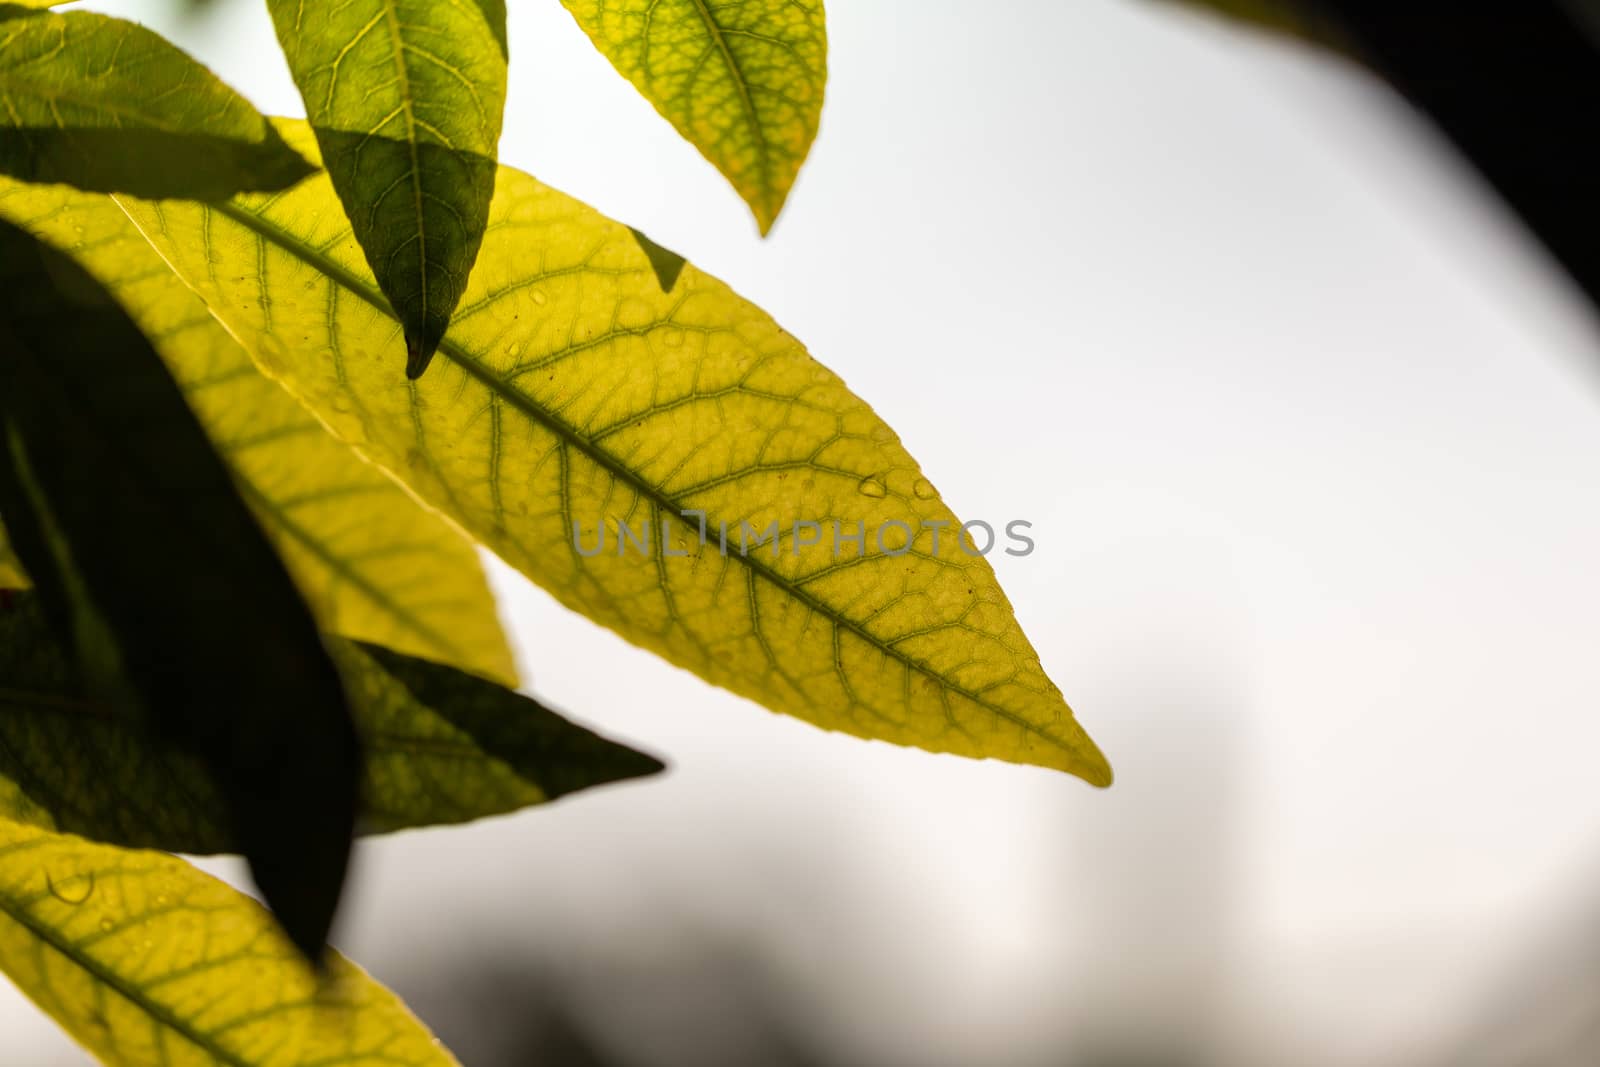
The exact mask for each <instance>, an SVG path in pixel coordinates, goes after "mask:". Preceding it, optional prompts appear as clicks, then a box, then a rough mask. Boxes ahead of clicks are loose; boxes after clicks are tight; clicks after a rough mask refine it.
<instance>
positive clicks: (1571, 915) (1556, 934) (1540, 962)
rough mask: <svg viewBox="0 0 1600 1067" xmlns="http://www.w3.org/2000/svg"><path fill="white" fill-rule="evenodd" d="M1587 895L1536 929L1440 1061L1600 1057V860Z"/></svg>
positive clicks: (1583, 1064)
mask: <svg viewBox="0 0 1600 1067" xmlns="http://www.w3.org/2000/svg"><path fill="white" fill-rule="evenodd" d="M1582 882H1583V884H1584V885H1585V886H1586V887H1587V890H1588V892H1587V893H1586V894H1585V900H1584V903H1583V904H1581V905H1580V906H1578V907H1574V908H1572V909H1570V910H1568V911H1566V912H1565V913H1564V914H1561V915H1557V916H1554V917H1552V919H1551V921H1550V922H1549V924H1548V925H1547V926H1546V927H1545V929H1543V930H1541V931H1535V932H1534V936H1533V937H1531V938H1530V939H1529V941H1530V943H1529V944H1528V945H1527V946H1526V948H1525V950H1524V951H1523V953H1522V955H1521V957H1520V958H1519V959H1517V960H1515V961H1513V962H1512V963H1511V965H1510V966H1508V967H1507V968H1506V970H1505V972H1504V973H1503V975H1502V977H1501V978H1500V980H1499V983H1498V986H1497V987H1496V988H1493V989H1489V990H1486V991H1485V995H1484V996H1483V998H1482V1003H1483V1010H1482V1011H1481V1012H1479V1013H1477V1014H1476V1016H1475V1020H1474V1023H1473V1025H1472V1026H1470V1027H1469V1028H1468V1030H1467V1032H1466V1034H1464V1035H1462V1036H1461V1037H1460V1038H1458V1039H1457V1040H1456V1041H1454V1042H1452V1044H1451V1048H1450V1051H1449V1053H1448V1054H1447V1055H1445V1056H1442V1057H1440V1058H1439V1059H1438V1060H1437V1061H1436V1063H1437V1067H1504V1065H1509V1064H1514V1065H1516V1067H1591V1065H1593V1064H1594V1063H1595V1062H1596V1061H1597V1060H1600V904H1597V903H1595V901H1600V867H1597V868H1596V869H1595V870H1593V871H1591V872H1590V874H1589V876H1588V878H1586V879H1583V880H1582Z"/></svg>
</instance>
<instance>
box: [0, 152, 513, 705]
mask: <svg viewBox="0 0 1600 1067" xmlns="http://www.w3.org/2000/svg"><path fill="white" fill-rule="evenodd" d="M0 218H5V219H8V220H10V221H12V222H14V223H15V224H17V225H19V226H22V227H23V228H25V229H27V230H29V231H30V232H32V233H33V234H34V235H35V236H37V237H39V238H41V239H44V240H46V241H49V242H51V243H52V244H54V245H55V246H56V247H58V248H61V249H63V250H65V251H68V252H70V253H72V254H73V255H74V256H75V257H76V258H77V259H78V261H79V262H80V263H82V264H83V266H84V268H85V269H87V270H88V271H89V272H90V273H91V274H93V275H94V276H95V277H96V278H97V279H98V280H99V281H100V282H101V283H102V284H104V285H105V286H106V287H107V288H108V289H109V290H110V291H111V293H112V295H113V296H115V297H116V298H117V300H118V301H119V302H120V303H121V304H122V305H123V307H124V308H126V309H127V311H128V313H129V314H130V315H131V316H132V317H133V319H134V321H135V322H136V323H137V324H138V325H139V327H140V328H141V329H142V330H144V331H145V333H146V334H147V335H148V336H149V337H150V338H151V339H152V340H153V341H154V342H155V345H156V348H157V351H159V352H160V354H161V356H162V358H163V359H165V360H166V362H167V366H168V368H169V369H170V370H171V372H172V375H173V377H174V378H176V379H177V382H178V385H179V387H180V388H182V390H183V392H184V395H185V397H186V398H187V399H188V401H189V404H190V406H191V407H192V408H193V409H194V411H195V414H196V416H198V418H199V419H200V422H201V424H202V425H203V426H204V427H205V428H206V431H207V433H208V434H210V436H211V439H212V441H213V442H215V444H216V445H217V448H218V450H219V451H220V452H221V453H222V456H223V458H224V459H225V460H226V461H227V462H228V464H229V465H230V467H231V468H232V469H233V472H234V474H235V476H236V477H237V479H238V481H239V486H240V489H241V491H242V495H243V496H244V498H245V500H246V502H247V503H249V504H250V505H251V507H252V509H253V510H254V511H255V513H256V515H257V517H258V518H259V519H260V520H261V522H262V525H263V527H264V528H265V530H266V532H267V534H268V536H269V537H270V538H271V539H272V542H273V544H274V545H275V546H276V547H277V549H278V551H279V553H280V554H281V555H282V556H283V557H284V562H285V563H287V564H288V566H289V569H290V572H291V573H292V574H293V575H294V577H295V580H296V582H297V584H298V585H299V586H300V589H301V592H302V593H303V594H304V596H305V597H306V600H307V602H308V603H309V604H310V605H311V607H312V609H313V611H314V612H315V613H316V615H317V618H318V621H319V622H320V624H321V625H322V626H323V628H324V629H328V630H333V631H335V632H338V633H341V634H344V635H345V636H348V637H355V638H359V639H361V640H364V641H371V642H374V643H376V644H381V645H387V646H389V647H390V648H394V649H398V650H400V651H403V652H410V653H413V654H416V655H420V656H425V657H428V658H431V659H435V660H439V661H441V662H446V663H450V664H454V665H456V666H459V667H463V668H465V669H467V670H471V671H474V672H476V673H478V674H482V675H484V676H486V677H489V678H493V679H495V680H499V681H505V682H508V683H511V684H515V680H516V669H515V667H514V665H513V663H512V659H511V652H510V650H509V649H508V648H507V646H506V641H505V636H504V635H503V634H502V633H501V630H500V625H499V621H498V619H497V617H496V614H495V607H494V598H493V597H492V596H491V595H490V593H489V589H488V586H487V585H486V583H485V581H484V577H483V572H482V569H481V568H480V566H479V564H478V560H477V556H476V553H475V552H474V550H473V548H472V546H471V545H470V544H469V543H468V542H467V540H466V539H465V538H464V537H463V536H462V535H461V533H460V532H459V531H458V530H456V529H455V528H454V527H453V526H451V525H450V524H449V523H448V522H447V521H445V520H444V519H443V518H441V517H440V516H438V515H436V514H434V513H433V512H431V511H429V510H427V509H425V508H423V507H421V506H419V505H418V504H417V503H416V501H415V500H413V499H412V497H411V496H410V495H409V494H408V493H407V492H406V491H405V490H404V489H403V488H401V487H400V486H399V485H397V484H395V482H394V481H393V479H391V478H389V477H388V476H387V475H385V474H384V473H383V472H382V471H381V470H379V469H377V468H376V467H373V466H372V465H371V464H369V463H367V462H365V461H363V460H362V459H361V457H360V456H358V455H356V454H355V453H354V452H352V451H351V449H350V448H349V447H348V446H347V445H345V444H343V443H341V442H340V441H339V440H337V439H336V438H334V437H333V436H331V435H330V434H328V433H327V431H326V430H324V429H323V427H322V425H321V424H320V423H319V422H318V421H317V419H316V417H315V416H314V415H312V414H311V413H310V412H308V411H307V410H306V409H305V408H303V407H301V405H300V404H298V403H296V402H295V400H294V398H293V397H291V396H289V395H288V394H287V393H285V392H284V391H283V390H282V389H281V388H279V387H278V386H277V385H276V384H274V383H273V382H272V381H270V380H269V379H267V378H266V377H264V376H263V375H262V374H261V373H260V372H259V371H258V370H256V368H255V366H254V364H253V363H252V362H251V360H250V357H249V355H248V354H246V352H245V351H244V349H242V348H240V347H239V345H238V343H237V342H235V341H234V340H233V338H231V337H229V336H228V334H227V331H225V330H224V329H223V328H222V326H221V325H220V324H218V322H217V321H216V320H215V319H214V318H212V317H211V315H210V314H209V313H208V312H207V311H206V308H205V305H204V304H202V303H201V302H200V300H199V299H198V298H197V297H196V296H195V295H194V293H193V292H191V291H190V290H188V289H187V288H185V287H184V286H182V285H179V284H174V279H173V278H172V274H171V272H170V271H169V270H168V269H167V268H166V266H165V265H164V264H163V263H162V262H161V258H160V257H159V256H157V255H156V254H155V252H154V250H153V249H151V248H150V246H149V244H148V243H147V242H145V241H144V240H143V238H141V237H140V235H139V232H138V230H137V229H136V228H134V226H133V225H132V224H131V223H130V222H129V221H128V219H127V216H126V215H124V214H123V213H122V211H120V210H119V209H118V208H117V206H116V204H115V203H113V202H112V201H111V200H110V199H109V198H107V197H104V196H99V195H96V194H91V193H79V192H76V191H74V190H71V189H68V188H66V187H64V186H43V185H23V184H20V183H18V182H14V181H11V180H9V179H4V178H0ZM3 567H4V559H3V557H0V579H3V578H4V577H5V573H4V570H3ZM241 610H245V608H243V607H241Z"/></svg>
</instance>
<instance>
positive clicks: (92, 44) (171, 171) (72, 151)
mask: <svg viewBox="0 0 1600 1067" xmlns="http://www.w3.org/2000/svg"><path fill="white" fill-rule="evenodd" d="M310 172H311V167H310V166H309V165H308V164H307V163H306V161H305V160H304V159H302V158H301V157H300V156H298V155H296V154H295V153H294V152H292V151H290V150H289V148H288V146H286V145H285V144H284V143H283V141H282V140H281V139H279V137H278V135H277V134H276V133H275V132H274V131H273V129H272V126H271V124H270V123H268V122H267V120H266V119H265V118H263V117H262V116H261V114H260V113H259V112H258V111H256V109H255V108H253V107H251V106H250V103H249V101H247V100H245V98H244V97H242V96H240V95H239V94H238V93H236V92H234V91H233V90H232V89H230V88H228V86H226V85H224V84H223V83H222V82H221V81H220V80H218V78H217V77H216V76H215V75H214V74H212V73H211V72H210V71H208V70H207V69H206V68H205V67H203V66H201V65H200V64H199V63H196V62H195V61H194V60H193V59H191V58H189V57H188V56H187V55H185V54H184V53H183V52H181V51H179V50H178V49H177V48H176V47H174V46H173V45H171V44H169V43H168V42H167V41H166V40H165V39H164V38H162V37H161V36H160V35H158V34H156V33H152V32H151V31H150V30H147V29H145V28H144V27H142V26H138V25H135V24H134V23H131V22H124V21H123V20H121V19H114V18H110V17H109V16H106V15H98V14H94V13H92V12H87V11H72V12H67V13H65V14H59V15H58V14H53V13H49V12H44V11H26V10H23V9H21V8H16V7H10V8H8V7H6V6H5V5H4V4H3V3H0V173H3V174H10V175H13V176H14V177H17V178H21V179H22V180H24V181H32V182H65V183H66V184H68V185H75V186H77V187H78V188H80V189H92V190H98V191H101V192H127V193H133V194H136V195H138V196H151V197H164V196H173V197H197V198H200V199H207V200H215V199H220V198H222V197H226V196H231V195H233V194H234V193H236V192H240V191H243V190H257V191H265V190H273V189H283V188H285V187H287V186H290V185H292V184H294V183H295V182H297V181H299V180H300V179H301V178H303V177H305V176H306V175H307V174H309V173H310Z"/></svg>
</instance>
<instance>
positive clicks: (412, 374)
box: [406, 330, 439, 381]
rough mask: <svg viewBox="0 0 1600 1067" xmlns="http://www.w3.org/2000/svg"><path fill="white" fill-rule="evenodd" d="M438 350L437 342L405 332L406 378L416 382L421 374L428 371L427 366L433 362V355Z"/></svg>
mask: <svg viewBox="0 0 1600 1067" xmlns="http://www.w3.org/2000/svg"><path fill="white" fill-rule="evenodd" d="M438 350H439V342H437V341H428V340H426V339H424V338H422V337H419V336H418V335H417V334H415V333H412V332H411V331H409V330H407V331H406V377H407V378H409V379H411V380H412V381H416V380H417V379H418V378H420V377H422V372H423V371H425V370H427V369H428V364H429V363H432V362H433V354H434V353H435V352H437V351H438Z"/></svg>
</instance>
